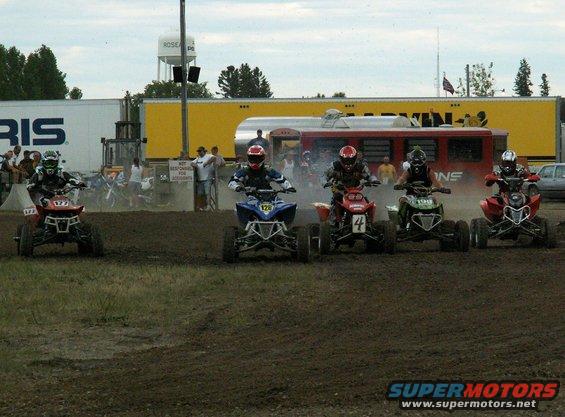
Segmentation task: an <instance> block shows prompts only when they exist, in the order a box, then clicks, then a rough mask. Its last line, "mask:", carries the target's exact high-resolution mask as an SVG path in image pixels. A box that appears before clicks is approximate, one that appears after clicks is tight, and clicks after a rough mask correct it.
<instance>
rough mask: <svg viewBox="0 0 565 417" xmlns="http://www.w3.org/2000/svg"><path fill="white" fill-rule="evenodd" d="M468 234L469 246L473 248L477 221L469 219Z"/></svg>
mask: <svg viewBox="0 0 565 417" xmlns="http://www.w3.org/2000/svg"><path fill="white" fill-rule="evenodd" d="M469 233H470V235H471V246H472V247H473V248H475V247H477V237H476V234H477V219H471V224H470V225H469Z"/></svg>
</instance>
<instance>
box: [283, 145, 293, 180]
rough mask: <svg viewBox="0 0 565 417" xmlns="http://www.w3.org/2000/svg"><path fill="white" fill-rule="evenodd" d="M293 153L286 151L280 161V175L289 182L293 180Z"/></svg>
mask: <svg viewBox="0 0 565 417" xmlns="http://www.w3.org/2000/svg"><path fill="white" fill-rule="evenodd" d="M294 168H295V164H294V152H292V151H288V152H287V153H286V155H285V156H284V159H283V160H282V161H281V168H280V169H281V174H283V175H284V177H285V178H287V179H288V180H289V181H293V180H294Z"/></svg>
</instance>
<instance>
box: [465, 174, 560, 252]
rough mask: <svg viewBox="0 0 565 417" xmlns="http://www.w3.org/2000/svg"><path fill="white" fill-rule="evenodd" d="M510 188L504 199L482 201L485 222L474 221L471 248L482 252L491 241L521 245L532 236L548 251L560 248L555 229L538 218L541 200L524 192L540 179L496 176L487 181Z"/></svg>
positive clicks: (500, 197) (483, 220) (480, 220)
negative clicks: (520, 241)
mask: <svg viewBox="0 0 565 417" xmlns="http://www.w3.org/2000/svg"><path fill="white" fill-rule="evenodd" d="M485 179H486V180H487V181H493V182H497V183H498V184H502V185H504V186H505V188H507V191H505V192H502V193H501V194H500V195H497V196H493V197H488V198H486V199H485V200H482V201H481V208H482V210H483V212H484V214H485V217H486V219H485V218H479V219H473V220H471V245H472V246H474V247H477V248H480V249H483V248H486V247H487V242H488V239H494V238H497V239H512V240H514V241H517V240H518V238H519V237H520V236H521V235H522V236H524V235H525V236H530V237H532V238H533V242H534V243H536V244H539V245H544V246H545V247H547V248H554V247H555V246H557V237H556V234H555V229H554V228H553V227H552V226H551V225H550V224H549V222H548V221H547V219H545V218H542V217H537V216H536V213H537V211H538V209H539V205H540V201H541V200H540V196H539V195H533V196H528V195H526V194H524V192H523V191H522V187H523V185H524V182H535V181H538V180H539V177H538V176H537V175H531V176H530V177H529V178H528V179H524V178H506V179H501V178H499V177H497V176H496V175H494V174H489V175H487V177H486V178H485Z"/></svg>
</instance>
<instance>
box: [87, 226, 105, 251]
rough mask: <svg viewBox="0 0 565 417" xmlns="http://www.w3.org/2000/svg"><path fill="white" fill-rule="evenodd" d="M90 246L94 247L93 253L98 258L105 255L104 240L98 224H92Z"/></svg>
mask: <svg viewBox="0 0 565 417" xmlns="http://www.w3.org/2000/svg"><path fill="white" fill-rule="evenodd" d="M90 246H91V248H92V255H93V256H94V257H96V258H100V257H102V256H104V241H103V240H102V234H101V233H100V229H99V228H98V226H95V225H91V226H90Z"/></svg>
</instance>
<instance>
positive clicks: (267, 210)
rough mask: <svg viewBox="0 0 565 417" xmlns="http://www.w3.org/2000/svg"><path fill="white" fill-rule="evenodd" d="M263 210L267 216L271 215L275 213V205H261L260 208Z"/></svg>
mask: <svg viewBox="0 0 565 417" xmlns="http://www.w3.org/2000/svg"><path fill="white" fill-rule="evenodd" d="M259 208H260V209H261V211H262V212H263V213H265V214H267V213H270V212H271V211H273V205H272V204H269V203H263V204H261V206H260V207H259Z"/></svg>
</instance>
